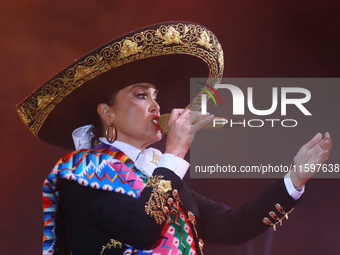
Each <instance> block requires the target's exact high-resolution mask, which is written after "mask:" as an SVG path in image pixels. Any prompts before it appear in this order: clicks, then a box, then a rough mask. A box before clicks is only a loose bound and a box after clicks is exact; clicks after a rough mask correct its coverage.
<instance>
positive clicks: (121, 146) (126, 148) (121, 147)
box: [99, 137, 142, 162]
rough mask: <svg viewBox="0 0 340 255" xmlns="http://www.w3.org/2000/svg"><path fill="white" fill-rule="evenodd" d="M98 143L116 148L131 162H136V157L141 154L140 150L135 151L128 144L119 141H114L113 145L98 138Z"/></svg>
mask: <svg viewBox="0 0 340 255" xmlns="http://www.w3.org/2000/svg"><path fill="white" fill-rule="evenodd" d="M99 141H101V142H102V143H105V144H107V145H110V146H113V147H116V148H117V149H119V150H121V151H122V152H124V154H125V155H126V156H128V157H129V158H130V159H131V160H132V161H133V162H136V159H137V157H138V155H139V154H140V153H141V152H142V151H141V150H140V149H137V148H136V147H134V146H132V145H130V144H128V143H124V142H121V141H117V140H116V141H114V142H113V143H109V142H108V141H107V140H106V138H105V137H100V138H99Z"/></svg>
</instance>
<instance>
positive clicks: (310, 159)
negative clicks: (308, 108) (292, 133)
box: [290, 132, 332, 188]
mask: <svg viewBox="0 0 340 255" xmlns="http://www.w3.org/2000/svg"><path fill="white" fill-rule="evenodd" d="M331 148H332V141H331V137H330V135H329V133H328V132H327V133H325V136H324V138H323V139H322V134H321V133H318V134H316V135H315V136H314V137H313V138H312V140H310V141H309V142H308V143H306V144H305V145H303V146H302V147H301V149H300V150H299V152H298V153H297V154H296V156H295V157H294V167H293V169H292V170H291V172H290V178H291V179H292V182H293V184H294V185H296V187H297V188H300V187H302V186H303V185H304V184H305V183H306V182H307V181H308V180H309V179H310V178H312V177H313V176H314V175H315V174H316V173H317V170H318V169H319V168H320V167H322V165H323V164H324V163H325V161H326V160H327V159H328V157H329V153H330V151H331ZM313 168H314V169H315V170H312V169H313Z"/></svg>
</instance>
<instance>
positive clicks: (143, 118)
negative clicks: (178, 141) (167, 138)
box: [110, 83, 162, 150]
mask: <svg viewBox="0 0 340 255" xmlns="http://www.w3.org/2000/svg"><path fill="white" fill-rule="evenodd" d="M156 101H157V90H156V89H155V86H154V85H152V84H150V83H137V84H133V85H130V86H128V87H126V88H124V89H122V90H120V91H119V92H118V93H117V94H116V97H115V100H114V103H113V105H111V106H110V111H111V112H112V122H113V124H114V125H115V126H116V129H117V132H118V134H117V140H118V141H122V142H125V143H128V144H131V145H133V146H135V147H137V148H139V149H142V150H143V149H145V148H146V147H147V146H149V145H151V144H153V143H155V142H157V141H159V140H161V138H162V133H161V128H160V127H159V125H158V119H159V117H160V107H159V105H158V103H157V102H156Z"/></svg>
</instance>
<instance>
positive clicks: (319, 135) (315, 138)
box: [302, 133, 322, 150]
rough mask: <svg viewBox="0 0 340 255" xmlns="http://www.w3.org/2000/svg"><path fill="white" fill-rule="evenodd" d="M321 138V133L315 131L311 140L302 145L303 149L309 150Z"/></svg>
mask: <svg viewBox="0 0 340 255" xmlns="http://www.w3.org/2000/svg"><path fill="white" fill-rule="evenodd" d="M321 139H322V134H321V133H317V134H316V135H315V136H314V137H313V138H312V140H310V141H309V142H308V143H306V144H305V145H304V146H302V148H303V149H306V150H309V149H311V148H313V147H314V146H315V145H317V144H318V143H319V142H320V141H321Z"/></svg>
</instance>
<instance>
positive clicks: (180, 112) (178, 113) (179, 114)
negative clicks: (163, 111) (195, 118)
mask: <svg viewBox="0 0 340 255" xmlns="http://www.w3.org/2000/svg"><path fill="white" fill-rule="evenodd" d="M188 116H190V110H189V109H173V110H172V111H171V114H170V119H169V120H172V121H175V120H177V119H179V118H182V119H186V118H187V117H188Z"/></svg>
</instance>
